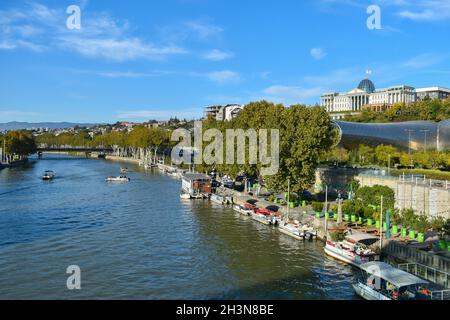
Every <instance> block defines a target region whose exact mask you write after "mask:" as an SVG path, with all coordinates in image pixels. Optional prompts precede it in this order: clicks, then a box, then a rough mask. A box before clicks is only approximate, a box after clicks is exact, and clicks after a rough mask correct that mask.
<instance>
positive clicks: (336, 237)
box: [330, 230, 345, 241]
mask: <svg viewBox="0 0 450 320" xmlns="http://www.w3.org/2000/svg"><path fill="white" fill-rule="evenodd" d="M330 236H331V240H333V241H343V240H344V239H345V233H344V231H343V230H336V231H333V232H331V234H330Z"/></svg>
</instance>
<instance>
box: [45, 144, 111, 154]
mask: <svg viewBox="0 0 450 320" xmlns="http://www.w3.org/2000/svg"><path fill="white" fill-rule="evenodd" d="M36 151H37V152H38V153H43V152H84V153H94V152H98V153H108V152H113V149H112V148H111V147H103V146H98V147H87V146H69V145H51V146H48V145H39V146H38V147H37V150H36Z"/></svg>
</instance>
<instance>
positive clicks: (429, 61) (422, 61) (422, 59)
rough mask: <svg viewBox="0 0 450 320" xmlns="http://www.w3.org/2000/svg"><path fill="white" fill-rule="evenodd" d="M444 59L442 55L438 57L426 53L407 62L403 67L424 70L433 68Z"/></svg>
mask: <svg viewBox="0 0 450 320" xmlns="http://www.w3.org/2000/svg"><path fill="white" fill-rule="evenodd" d="M444 59H445V57H444V56H442V55H437V54H433V53H424V54H420V55H418V56H415V57H412V58H410V59H408V60H406V61H405V62H404V63H403V64H402V67H405V68H408V69H423V68H427V67H430V66H433V65H435V64H437V63H439V62H441V61H442V60H444Z"/></svg>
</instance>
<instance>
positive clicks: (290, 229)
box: [278, 220, 317, 240]
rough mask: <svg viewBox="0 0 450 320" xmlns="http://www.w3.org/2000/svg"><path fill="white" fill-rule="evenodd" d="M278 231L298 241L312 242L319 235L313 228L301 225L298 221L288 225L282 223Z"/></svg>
mask: <svg viewBox="0 0 450 320" xmlns="http://www.w3.org/2000/svg"><path fill="white" fill-rule="evenodd" d="M278 230H280V232H281V233H283V234H285V235H288V236H290V237H292V238H294V239H297V240H305V239H306V240H310V239H312V238H314V237H316V236H317V233H316V231H315V230H314V229H313V228H311V227H309V226H307V225H301V224H300V222H299V221H297V220H294V221H293V222H288V223H281V224H280V225H279V228H278Z"/></svg>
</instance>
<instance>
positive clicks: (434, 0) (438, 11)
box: [397, 0, 450, 21]
mask: <svg viewBox="0 0 450 320" xmlns="http://www.w3.org/2000/svg"><path fill="white" fill-rule="evenodd" d="M398 5H400V6H403V7H404V9H402V10H400V11H399V12H398V13H397V14H398V16H400V17H402V18H406V19H410V20H414V21H438V20H447V19H450V1H449V0H422V1H417V2H416V3H414V5H412V4H409V3H406V2H405V1H401V2H399V3H398Z"/></svg>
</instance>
